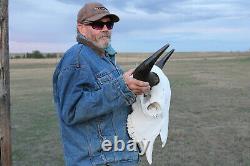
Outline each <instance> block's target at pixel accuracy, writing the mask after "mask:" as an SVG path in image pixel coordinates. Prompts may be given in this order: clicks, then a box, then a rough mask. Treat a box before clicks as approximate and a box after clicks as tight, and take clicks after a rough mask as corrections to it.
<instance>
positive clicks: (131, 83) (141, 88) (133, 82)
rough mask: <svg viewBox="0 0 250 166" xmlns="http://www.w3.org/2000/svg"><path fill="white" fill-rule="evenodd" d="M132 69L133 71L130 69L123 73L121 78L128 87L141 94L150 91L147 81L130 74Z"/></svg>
mask: <svg viewBox="0 0 250 166" xmlns="http://www.w3.org/2000/svg"><path fill="white" fill-rule="evenodd" d="M133 71H134V70H133V69H130V70H129V71H127V72H125V73H124V74H123V79H124V81H125V83H126V84H127V86H128V88H129V89H130V90H131V91H132V92H133V93H134V94H136V95H141V94H143V93H146V92H149V91H150V86H149V83H148V82H144V81H140V80H137V79H135V78H133V76H132V73H133Z"/></svg>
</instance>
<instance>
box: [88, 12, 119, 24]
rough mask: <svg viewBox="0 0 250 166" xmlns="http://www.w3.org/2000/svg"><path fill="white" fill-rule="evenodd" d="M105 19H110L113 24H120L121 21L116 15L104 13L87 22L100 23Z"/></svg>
mask: <svg viewBox="0 0 250 166" xmlns="http://www.w3.org/2000/svg"><path fill="white" fill-rule="evenodd" d="M103 17H109V18H110V19H111V20H112V21H113V22H118V21H119V20H120V19H119V17H118V16H117V15H115V14H109V13H102V14H98V15H95V16H93V17H90V18H88V19H87V21H91V22H93V21H98V20H100V19H102V18H103Z"/></svg>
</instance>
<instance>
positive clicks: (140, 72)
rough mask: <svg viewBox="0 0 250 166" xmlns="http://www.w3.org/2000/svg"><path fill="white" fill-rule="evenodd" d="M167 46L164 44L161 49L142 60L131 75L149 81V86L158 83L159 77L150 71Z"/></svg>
mask: <svg viewBox="0 0 250 166" xmlns="http://www.w3.org/2000/svg"><path fill="white" fill-rule="evenodd" d="M168 47H169V44H166V45H165V46H163V47H162V48H161V49H159V50H158V51H156V52H155V53H154V54H153V55H151V56H150V57H149V58H147V59H146V60H145V61H143V62H142V63H141V64H140V65H139V66H138V67H137V68H136V69H135V71H134V72H133V77H134V78H135V79H137V80H141V81H145V82H149V84H150V86H151V87H152V86H154V85H156V84H158V83H159V77H158V76H157V74H155V73H152V72H150V71H151V69H152V68H153V66H154V64H155V62H156V61H157V59H158V58H159V57H160V56H161V55H162V54H163V52H164V51H165V50H166V49H167V48H168Z"/></svg>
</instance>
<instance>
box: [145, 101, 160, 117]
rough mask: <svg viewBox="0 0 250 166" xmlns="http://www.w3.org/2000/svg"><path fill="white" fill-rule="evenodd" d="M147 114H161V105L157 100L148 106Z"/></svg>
mask: <svg viewBox="0 0 250 166" xmlns="http://www.w3.org/2000/svg"><path fill="white" fill-rule="evenodd" d="M147 114H149V115H150V116H153V117H156V118H157V117H158V116H159V115H160V114H161V106H160V104H159V103H157V102H153V103H151V104H149V105H148V107H147Z"/></svg>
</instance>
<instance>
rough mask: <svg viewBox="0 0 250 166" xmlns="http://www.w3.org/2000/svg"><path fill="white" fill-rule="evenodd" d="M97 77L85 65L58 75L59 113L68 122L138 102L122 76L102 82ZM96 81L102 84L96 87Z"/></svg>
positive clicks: (75, 121) (68, 123) (90, 117)
mask: <svg viewBox="0 0 250 166" xmlns="http://www.w3.org/2000/svg"><path fill="white" fill-rule="evenodd" d="M91 78H92V80H91ZM93 79H94V78H93V75H91V72H89V70H86V69H85V68H69V69H65V70H63V71H61V72H60V73H59V74H58V78H57V88H58V89H57V96H58V99H59V100H58V104H59V114H60V117H61V119H62V120H63V121H64V122H65V123H66V124H67V125H74V124H76V123H80V122H84V121H87V120H90V119H92V118H95V117H97V116H100V115H103V114H107V113H109V112H111V111H112V110H115V109H119V108H120V107H121V106H126V105H127V106H129V105H131V104H132V103H134V102H135V98H136V96H135V95H134V93H133V92H131V91H130V90H129V89H128V87H127V85H126V84H125V82H124V80H123V76H122V75H121V76H119V77H118V78H114V79H112V80H110V81H108V82H106V83H105V84H102V85H98V84H97V83H96V81H93ZM93 82H94V83H95V84H97V86H98V88H96V89H95V90H93V89H94V88H93ZM89 87H92V88H89ZM91 89H92V90H91Z"/></svg>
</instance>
